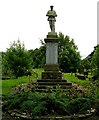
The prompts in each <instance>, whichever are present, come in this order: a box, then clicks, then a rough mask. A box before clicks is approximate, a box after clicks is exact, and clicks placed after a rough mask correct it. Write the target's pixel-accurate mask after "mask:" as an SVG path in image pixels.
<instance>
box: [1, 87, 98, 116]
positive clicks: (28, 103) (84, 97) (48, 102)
mask: <svg viewBox="0 0 99 120" xmlns="http://www.w3.org/2000/svg"><path fill="white" fill-rule="evenodd" d="M95 90H96V89H95V86H93V87H91V85H90V86H89V87H88V88H83V89H82V91H81V92H79V91H77V90H76V89H73V88H72V89H70V90H68V91H65V92H62V90H61V89H60V86H59V85H58V86H57V87H56V91H55V92H51V93H49V92H48V93H40V92H32V91H30V90H29V91H19V92H17V93H15V94H10V95H7V96H5V97H4V98H3V100H4V104H3V111H9V110H11V111H13V110H15V109H16V110H17V111H19V112H21V113H23V112H25V113H26V114H29V115H32V116H43V115H48V114H59V115H73V114H76V113H85V112H87V110H90V109H91V108H92V107H93V106H94V103H95V100H96V99H97V98H98V97H99V96H98V94H96V93H97V91H95ZM48 91H49V90H48ZM93 93H94V94H93ZM97 111H98V109H97Z"/></svg>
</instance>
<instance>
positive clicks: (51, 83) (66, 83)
mask: <svg viewBox="0 0 99 120" xmlns="http://www.w3.org/2000/svg"><path fill="white" fill-rule="evenodd" d="M57 84H59V85H72V83H69V82H38V85H57Z"/></svg>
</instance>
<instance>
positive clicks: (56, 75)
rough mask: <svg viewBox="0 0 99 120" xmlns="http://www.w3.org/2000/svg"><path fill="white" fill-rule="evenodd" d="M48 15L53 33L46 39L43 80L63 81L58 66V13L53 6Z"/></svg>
mask: <svg viewBox="0 0 99 120" xmlns="http://www.w3.org/2000/svg"><path fill="white" fill-rule="evenodd" d="M50 8H51V10H49V11H48V12H47V14H46V16H47V17H48V21H49V25H50V29H51V32H48V35H47V38H45V39H44V41H45V43H46V64H45V66H44V72H43V73H42V79H62V73H61V72H60V71H59V66H58V41H59V39H58V36H57V33H56V32H55V21H56V18H55V17H57V14H56V11H55V10H53V6H50Z"/></svg>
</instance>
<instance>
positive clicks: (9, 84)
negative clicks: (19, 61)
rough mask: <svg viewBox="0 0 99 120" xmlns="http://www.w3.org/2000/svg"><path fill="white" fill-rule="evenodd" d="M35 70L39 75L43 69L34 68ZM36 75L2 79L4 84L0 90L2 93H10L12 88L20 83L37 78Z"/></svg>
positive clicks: (0, 82) (0, 83) (1, 82)
mask: <svg viewBox="0 0 99 120" xmlns="http://www.w3.org/2000/svg"><path fill="white" fill-rule="evenodd" d="M34 71H35V72H37V73H38V76H41V73H42V71H43V69H34ZM35 79H36V75H35V74H33V75H32V76H30V77H29V76H23V77H19V78H18V79H9V80H0V85H2V90H0V94H1V93H2V94H8V93H10V92H11V89H12V88H13V87H15V86H17V85H19V84H22V83H28V82H30V80H35Z"/></svg>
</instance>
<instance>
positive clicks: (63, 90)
mask: <svg viewBox="0 0 99 120" xmlns="http://www.w3.org/2000/svg"><path fill="white" fill-rule="evenodd" d="M69 88H70V87H69ZM69 88H66V89H61V91H62V92H66V91H68V89H69ZM36 91H37V92H47V89H37V90H36ZM52 91H54V92H55V91H56V89H54V88H53V89H52Z"/></svg>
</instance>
